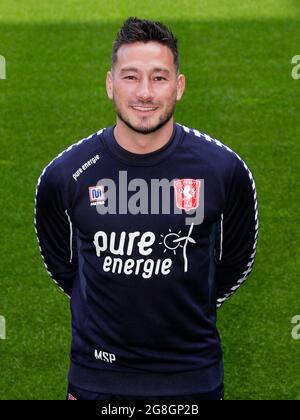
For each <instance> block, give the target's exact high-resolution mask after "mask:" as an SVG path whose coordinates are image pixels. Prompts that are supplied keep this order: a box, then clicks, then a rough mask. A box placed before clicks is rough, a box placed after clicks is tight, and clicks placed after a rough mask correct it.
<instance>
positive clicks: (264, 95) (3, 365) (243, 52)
mask: <svg viewBox="0 0 300 420" xmlns="http://www.w3.org/2000/svg"><path fill="white" fill-rule="evenodd" d="M128 16H137V17H140V18H148V19H153V20H161V21H163V22H164V23H165V24H167V25H168V26H169V27H170V28H171V30H172V31H173V32H174V33H175V35H176V36H177V37H178V38H179V53H180V67H181V72H182V73H184V74H185V75H186V78H187V86H186V91H185V94H184V97H183V99H182V101H181V102H180V103H178V106H177V109H176V113H175V120H176V121H177V122H179V123H181V124H184V125H186V126H189V127H193V128H196V129H198V130H200V131H204V132H206V133H208V134H210V135H211V136H213V137H216V138H218V139H219V140H221V141H222V142H224V143H225V144H227V145H228V146H229V147H231V148H232V149H234V150H235V151H236V152H237V153H238V154H239V155H240V156H241V157H242V158H243V159H244V160H245V161H246V162H247V164H248V166H249V167H250V169H251V171H252V173H253V175H254V178H255V181H256V187H257V193H258V204H259V218H260V231H259V241H258V250H257V257H256V264H255V267H254V270H253V272H252V274H251V276H250V277H249V279H248V280H247V282H246V283H245V285H243V287H242V288H241V289H240V290H239V291H238V292H237V293H236V294H235V295H234V296H233V297H232V298H230V300H229V301H228V302H226V303H225V304H224V306H223V307H222V308H221V310H220V311H219V319H218V326H219V329H220V332H221V336H222V340H223V351H224V363H225V375H226V376H225V397H226V399H300V363H299V361H300V341H295V340H293V339H292V337H291V329H292V324H291V319H292V317H293V316H294V315H296V314H299V313H300V300H299V296H300V283H299V266H300V263H299V261H300V258H299V256H300V246H299V245H300V244H299V236H300V235H299V230H300V229H299V226H300V223H299V221H300V220H299V202H300V200H299V197H300V195H299V153H300V145H299V128H300V119H299V111H300V102H299V93H300V80H294V79H293V78H292V77H291V71H292V64H291V59H292V57H293V56H295V55H297V54H300V42H299V41H300V3H299V1H296V0H295V1H292V0H272V1H271V0H261V1H259V0H252V1H250V0H248V1H243V2H242V1H240V0H228V1H222V0H209V1H208V0H207V1H193V0H190V1H179V0H176V1H174V0H173V1H171V0H168V1H164V2H160V1H157V0H151V1H149V0H147V1H144V2H139V1H130V0H126V1H120V0H119V1H117V0H113V1H102V0H101V1H92V0H85V1H82V0H65V1H63V2H62V1H61V0H51V1H50V0H45V1H40V2H38V1H35V0H23V1H21V0H0V55H2V56H4V57H5V58H6V65H7V68H6V71H7V75H6V77H7V78H6V80H0V173H1V182H0V200H1V201H0V204H1V219H0V232H1V236H0V315H2V316H5V318H6V328H7V338H6V340H0V399H64V398H65V393H66V386H67V380H66V375H67V370H68V360H69V346H70V339H71V336H70V332H71V331H70V329H71V328H70V314H69V300H68V299H67V298H66V297H65V296H64V295H63V294H62V293H61V292H60V291H59V290H58V289H57V288H56V286H55V284H54V283H53V282H52V280H51V279H50V278H49V277H48V274H47V273H46V271H45V269H44V266H43V263H42V261H41V258H40V255H39V250H38V246H37V242H36V237H35V232H34V227H33V211H34V193H35V187H36V182H37V179H38V177H39V175H40V172H41V170H42V169H43V168H44V166H45V165H46V164H47V163H48V162H49V161H50V160H51V159H52V158H53V157H54V156H56V155H57V154H58V153H59V152H61V151H62V150H63V149H65V148H66V147H67V146H69V145H70V144H72V143H74V142H76V141H78V140H79V139H81V138H83V137H86V136H87V135H89V134H91V133H94V132H95V131H98V130H99V129H100V128H102V127H107V126H109V125H111V124H113V123H114V122H115V115H114V111H113V107H112V104H111V102H110V101H109V100H108V99H107V97H106V91H105V76H106V71H107V70H108V69H109V68H110V54H111V47H112V42H113V39H114V37H115V35H116V32H117V31H118V29H119V27H120V25H121V24H122V22H123V21H124V20H125V19H126V18H127V17H128Z"/></svg>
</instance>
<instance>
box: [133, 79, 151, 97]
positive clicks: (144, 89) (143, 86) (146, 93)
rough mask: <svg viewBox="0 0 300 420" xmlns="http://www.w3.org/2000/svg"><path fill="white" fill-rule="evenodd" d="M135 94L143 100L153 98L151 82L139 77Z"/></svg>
mask: <svg viewBox="0 0 300 420" xmlns="http://www.w3.org/2000/svg"><path fill="white" fill-rule="evenodd" d="M136 95H137V97H138V98H140V99H143V100H144V101H145V100H149V99H152V98H153V91H152V86H151V82H150V81H149V80H148V79H147V78H146V77H145V78H143V79H141V80H140V82H139V83H138V86H137V91H136Z"/></svg>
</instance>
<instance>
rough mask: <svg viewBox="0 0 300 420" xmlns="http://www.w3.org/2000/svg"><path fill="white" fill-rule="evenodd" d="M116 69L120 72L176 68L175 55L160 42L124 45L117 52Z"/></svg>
mask: <svg viewBox="0 0 300 420" xmlns="http://www.w3.org/2000/svg"><path fill="white" fill-rule="evenodd" d="M117 57H118V58H117V62H116V67H117V69H118V70H119V71H121V70H122V69H124V68H126V67H129V66H130V67H136V68H137V69H140V70H150V69H152V68H157V67H164V68H168V69H169V70H170V71H171V70H172V69H173V68H175V64H174V57H173V53H172V51H171V50H170V48H169V47H167V46H166V45H163V44H160V43H158V42H152V41H151V42H146V43H145V42H134V43H131V44H123V45H122V46H121V47H120V48H119V50H118V52H117Z"/></svg>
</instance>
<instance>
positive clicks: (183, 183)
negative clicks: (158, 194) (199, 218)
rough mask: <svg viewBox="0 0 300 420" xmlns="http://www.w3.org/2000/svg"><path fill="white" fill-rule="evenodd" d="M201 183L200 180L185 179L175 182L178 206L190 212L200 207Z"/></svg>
mask: <svg viewBox="0 0 300 420" xmlns="http://www.w3.org/2000/svg"><path fill="white" fill-rule="evenodd" d="M200 187H201V181H199V179H190V178H183V179H178V180H176V181H174V190H175V199H176V206H177V207H178V208H179V209H182V210H185V211H189V210H194V209H196V208H197V207H198V206H199V195H200V194H199V193H200Z"/></svg>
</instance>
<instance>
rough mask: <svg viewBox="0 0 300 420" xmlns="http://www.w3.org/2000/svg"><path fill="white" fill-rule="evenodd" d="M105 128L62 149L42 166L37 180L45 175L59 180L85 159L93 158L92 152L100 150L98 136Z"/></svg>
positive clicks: (74, 169)
mask: <svg viewBox="0 0 300 420" xmlns="http://www.w3.org/2000/svg"><path fill="white" fill-rule="evenodd" d="M105 129H106V128H102V129H100V130H98V131H97V132H95V133H93V134H91V135H89V136H87V137H84V138H82V139H81V140H79V141H77V142H75V143H73V144H71V145H70V146H68V147H67V148H66V149H64V150H62V151H61V152H60V153H59V154H58V155H56V156H55V157H54V158H53V159H52V160H51V161H50V162H49V163H48V164H47V165H46V166H45V167H44V169H43V170H42V172H41V175H40V177H39V180H40V179H41V178H42V177H44V176H45V175H47V177H49V178H52V179H55V178H56V179H57V180H59V179H61V177H62V176H64V174H72V173H73V172H75V171H76V169H77V168H78V167H79V166H81V165H82V164H84V162H85V160H89V159H93V158H95V156H94V154H97V153H98V152H99V150H101V147H102V143H101V142H100V141H99V138H100V136H101V134H102V133H103V131H104V130H105Z"/></svg>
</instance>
